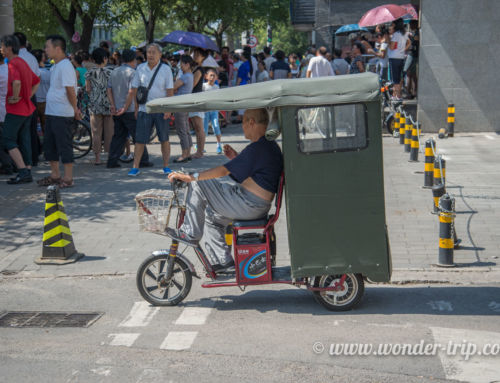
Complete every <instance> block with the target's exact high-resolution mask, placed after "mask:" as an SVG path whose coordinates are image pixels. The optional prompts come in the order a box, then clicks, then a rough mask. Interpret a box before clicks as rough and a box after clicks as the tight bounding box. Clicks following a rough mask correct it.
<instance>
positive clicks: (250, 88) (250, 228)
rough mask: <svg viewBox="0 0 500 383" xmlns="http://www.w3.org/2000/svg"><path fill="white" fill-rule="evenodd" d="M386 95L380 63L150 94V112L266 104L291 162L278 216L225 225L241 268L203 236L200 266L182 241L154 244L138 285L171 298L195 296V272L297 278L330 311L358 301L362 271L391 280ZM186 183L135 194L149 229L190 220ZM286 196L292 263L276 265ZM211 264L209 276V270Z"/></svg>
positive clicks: (260, 281)
mask: <svg viewBox="0 0 500 383" xmlns="http://www.w3.org/2000/svg"><path fill="white" fill-rule="evenodd" d="M380 105H381V95H380V86H379V79H378V76H377V75H375V74H372V73H365V74H356V75H345V76H337V77H323V78H314V79H293V80H275V81H269V82H265V83H258V84H251V85H245V86H243V87H235V88H225V89H221V90H217V91H213V92H206V93H196V94H191V95H183V96H177V97H171V98H165V99H160V100H155V101H151V102H149V103H148V104H147V109H148V112H150V113H159V112H163V113H164V112H190V111H210V110H238V109H254V108H267V110H268V112H269V114H270V117H271V118H270V123H269V126H268V131H267V132H266V138H268V139H278V138H279V136H281V146H282V151H283V157H284V173H283V174H282V176H281V179H280V183H279V190H278V193H277V194H276V196H275V204H274V209H272V211H271V213H272V214H270V215H267V216H265V217H262V218H261V219H257V220H252V221H235V222H233V223H232V225H230V226H229V227H228V228H227V231H226V233H227V235H226V241H227V243H228V245H231V246H232V251H233V254H234V262H235V269H234V272H231V273H227V272H226V273H217V272H216V271H214V270H213V268H212V267H211V264H210V262H209V260H208V258H207V256H206V253H205V251H204V250H203V248H202V246H201V245H197V246H193V248H194V252H195V254H196V256H197V257H198V259H199V261H200V262H201V264H202V265H203V269H204V271H203V273H198V272H197V271H196V269H195V267H194V265H193V263H192V262H191V261H190V260H189V259H188V257H187V256H185V255H184V254H182V253H181V252H180V251H179V242H178V241H175V240H170V241H171V245H170V248H169V249H166V250H158V251H154V252H153V253H152V255H151V256H150V257H148V258H147V259H146V260H145V261H144V262H143V263H142V264H141V266H140V267H139V270H138V272H137V287H138V289H139V292H140V294H141V295H142V297H143V298H144V299H145V300H146V301H148V302H150V303H151V304H153V305H158V306H172V305H177V304H178V303H180V302H181V301H182V300H183V299H184V298H186V296H187V295H188V293H189V291H190V288H191V284H192V278H193V277H197V278H207V279H208V280H207V281H206V282H204V283H203V284H202V287H204V288H213V287H227V286H239V287H240V288H241V289H242V290H243V289H244V288H245V287H246V286H256V285H266V284H277V283H279V284H288V285H294V286H297V287H305V288H306V289H308V290H310V291H312V293H313V295H314V297H315V298H316V300H317V301H318V302H319V303H321V304H322V305H323V306H325V307H326V308H327V309H329V310H332V311H346V310H350V309H352V308H353V307H354V306H356V305H357V304H358V303H359V302H360V300H361V298H362V295H363V293H364V281H365V280H366V279H368V280H370V281H373V282H387V281H389V280H390V277H391V267H392V266H391V256H390V249H389V241H388V236H387V227H386V218H385V200H384V183H383V181H384V177H383V158H382V137H381V134H380V129H381V123H382V118H381V107H380ZM186 194H187V193H186V188H185V185H184V184H182V182H180V181H178V180H176V181H175V182H174V183H173V184H172V188H171V190H167V189H165V190H147V191H144V192H142V193H140V194H138V195H137V196H136V204H137V210H138V214H139V221H140V224H141V227H142V228H143V229H144V230H147V231H152V232H155V233H159V234H164V235H165V229H166V227H180V225H181V224H182V222H183V218H184V214H185V202H186V201H185V199H186ZM283 203H284V205H285V206H286V221H287V229H288V230H287V231H288V243H289V250H290V265H289V266H277V265H276V253H277V251H276V245H277V240H276V233H275V225H276V222H277V220H278V218H279V216H280V209H281V207H282V204H283ZM200 274H202V275H200Z"/></svg>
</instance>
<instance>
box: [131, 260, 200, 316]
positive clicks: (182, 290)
mask: <svg viewBox="0 0 500 383" xmlns="http://www.w3.org/2000/svg"><path fill="white" fill-rule="evenodd" d="M168 257H169V255H152V256H150V257H149V258H147V259H146V260H145V261H144V262H143V263H142V265H141V266H140V267H139V270H137V278H136V283H137V288H138V289H139V292H140V293H141V295H142V297H143V298H144V299H145V300H146V301H148V302H149V303H151V304H152V305H153V306H175V305H177V304H179V303H180V302H182V300H183V299H184V298H186V296H187V295H188V294H189V291H190V290H191V283H192V281H193V277H192V275H191V271H190V270H189V268H188V266H187V265H186V264H185V263H184V262H183V261H182V260H181V259H179V258H175V259H174V264H173V267H174V270H173V273H172V278H171V279H170V280H167V279H166V273H167V260H168Z"/></svg>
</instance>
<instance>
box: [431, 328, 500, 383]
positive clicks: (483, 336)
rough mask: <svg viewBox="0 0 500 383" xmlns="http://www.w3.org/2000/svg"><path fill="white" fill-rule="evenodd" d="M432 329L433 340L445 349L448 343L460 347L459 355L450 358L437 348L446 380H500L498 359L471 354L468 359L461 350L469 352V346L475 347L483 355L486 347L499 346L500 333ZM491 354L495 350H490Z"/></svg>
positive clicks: (472, 382) (473, 381)
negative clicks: (487, 345)
mask: <svg viewBox="0 0 500 383" xmlns="http://www.w3.org/2000/svg"><path fill="white" fill-rule="evenodd" d="M430 329H431V330H432V334H433V336H434V341H435V342H436V343H439V344H441V346H442V347H443V346H444V347H448V344H449V342H452V344H455V345H458V346H459V347H458V349H457V351H456V355H447V352H446V351H442V350H439V349H438V350H439V352H438V355H439V358H440V360H441V364H442V366H443V369H444V372H445V374H446V379H451V380H453V379H454V380H460V381H464V382H471V383H490V382H494V381H498V380H499V372H498V356H493V355H488V356H485V355H479V354H476V355H471V356H470V358H469V359H468V360H466V356H465V353H464V352H463V351H461V350H462V349H463V350H467V347H471V345H475V346H476V347H477V351H479V352H481V351H482V350H483V347H484V345H485V344H490V345H492V344H495V343H500V333H498V332H489V331H474V330H470V329H466V330H464V329H453V328H442V327H431V328H430ZM462 345H463V347H462V349H461V348H460V346H462ZM469 350H471V349H469ZM490 351H492V350H491V349H490ZM469 352H470V351H469Z"/></svg>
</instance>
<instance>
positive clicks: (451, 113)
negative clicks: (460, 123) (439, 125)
mask: <svg viewBox="0 0 500 383" xmlns="http://www.w3.org/2000/svg"><path fill="white" fill-rule="evenodd" d="M454 133H455V105H454V104H448V137H453V135H454Z"/></svg>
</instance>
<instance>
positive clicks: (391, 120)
mask: <svg viewBox="0 0 500 383" xmlns="http://www.w3.org/2000/svg"><path fill="white" fill-rule="evenodd" d="M385 127H386V128H387V131H388V132H389V134H393V133H394V116H390V117H389V118H388V119H387V120H386V121H385Z"/></svg>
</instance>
